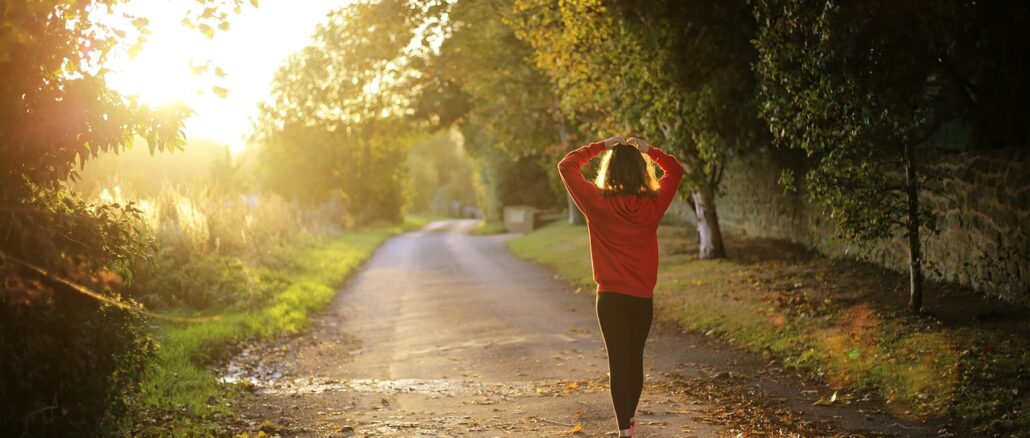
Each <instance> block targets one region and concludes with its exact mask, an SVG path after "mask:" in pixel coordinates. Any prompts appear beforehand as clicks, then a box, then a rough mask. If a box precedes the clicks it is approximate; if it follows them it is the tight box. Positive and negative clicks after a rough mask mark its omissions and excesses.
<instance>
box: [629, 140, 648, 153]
mask: <svg viewBox="0 0 1030 438" xmlns="http://www.w3.org/2000/svg"><path fill="white" fill-rule="evenodd" d="M626 143H629V144H631V145H633V146H636V147H637V149H639V150H640V153H642V154H646V153H647V150H648V149H651V145H649V144H647V142H645V141H644V140H641V139H639V138H637V137H630V138H627V139H626Z"/></svg>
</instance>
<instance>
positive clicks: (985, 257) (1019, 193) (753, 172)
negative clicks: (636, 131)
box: [673, 148, 1030, 305]
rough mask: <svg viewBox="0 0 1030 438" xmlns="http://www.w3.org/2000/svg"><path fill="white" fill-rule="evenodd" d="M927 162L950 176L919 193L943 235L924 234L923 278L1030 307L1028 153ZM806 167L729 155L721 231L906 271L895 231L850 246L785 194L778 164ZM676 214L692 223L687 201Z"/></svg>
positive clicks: (784, 156)
mask: <svg viewBox="0 0 1030 438" xmlns="http://www.w3.org/2000/svg"><path fill="white" fill-rule="evenodd" d="M932 165H934V166H940V167H941V168H943V169H945V170H947V173H948V174H949V175H951V176H952V177H953V178H952V179H949V180H947V181H945V182H943V187H942V188H943V190H941V191H940V192H941V193H943V195H934V194H931V193H928V192H927V193H924V194H923V195H922V196H921V201H922V202H926V203H927V204H928V205H931V206H933V207H934V208H935V209H936V210H937V211H938V212H940V220H939V226H940V233H939V234H938V235H933V236H929V237H927V238H926V239H924V246H923V250H924V254H925V259H926V261H927V268H928V269H926V274H927V277H928V278H931V279H943V280H947V281H952V282H957V283H959V284H963V285H967V286H971V287H973V288H975V289H977V290H979V291H981V292H983V293H986V294H989V295H994V296H998V297H1001V298H1003V299H1005V300H1007V301H1010V302H1014V303H1019V304H1022V305H1030V154H1028V153H1027V151H1026V150H1021V149H1020V148H1011V149H999V150H993V151H977V152H963V153H956V154H952V155H948V156H947V157H945V158H943V159H940V160H937V161H936V162H934V163H932ZM803 166H804V159H803V157H801V156H800V155H798V154H796V153H794V152H792V151H779V150H769V151H765V152H762V153H757V154H752V155H749V156H746V157H743V158H735V159H733V160H731V161H730V163H729V165H728V166H727V168H726V173H725V176H724V178H723V185H722V188H721V193H720V197H719V198H718V199H717V201H716V202H717V204H716V208H717V210H718V214H719V223H720V224H721V225H722V227H723V229H724V230H726V231H728V232H730V233H735V234H738V235H740V234H742V235H747V236H756V237H768V238H776V239H785V240H789V241H792V242H796V243H800V244H804V245H807V246H809V247H812V248H815V249H817V250H819V251H820V252H823V253H825V254H828V255H856V256H861V257H863V258H867V259H868V260H869V261H872V262H874V263H878V264H880V265H882V266H886V267H888V268H891V269H895V270H898V271H906V270H907V261H908V250H907V244H906V242H905V241H903V240H902V239H901V238H900V236H899V238H896V239H893V240H891V241H888V242H881V243H877V244H874V245H871V246H869V247H866V248H861V247H856V246H853V245H848V244H846V243H845V242H842V241H840V240H838V239H835V238H834V234H833V223H832V222H830V220H829V218H828V217H827V216H825V215H823V214H822V212H821V210H820V209H819V208H818V207H816V206H813V205H810V204H809V203H808V202H806V201H805V200H804V199H803V196H802V195H801V194H787V193H784V191H783V189H782V188H781V186H780V185H779V182H778V180H779V175H780V171H781V169H783V168H788V167H789V168H793V169H795V172H796V173H797V174H798V175H801V174H802V172H803V170H804V169H803ZM802 190H803V187H802ZM673 213H674V214H676V215H677V216H679V217H681V218H682V219H685V220H688V221H691V222H692V221H693V220H694V218H693V214H692V213H691V212H690V211H689V209H688V208H686V206H684V205H677V206H675V207H674V210H673Z"/></svg>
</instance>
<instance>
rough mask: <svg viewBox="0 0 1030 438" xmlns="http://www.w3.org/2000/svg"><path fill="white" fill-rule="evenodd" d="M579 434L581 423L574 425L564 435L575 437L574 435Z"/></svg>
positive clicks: (581, 430) (581, 428)
mask: <svg viewBox="0 0 1030 438" xmlns="http://www.w3.org/2000/svg"><path fill="white" fill-rule="evenodd" d="M581 432H583V423H576V425H575V426H573V427H572V429H569V430H567V431H565V434H566V435H575V434H578V433H581Z"/></svg>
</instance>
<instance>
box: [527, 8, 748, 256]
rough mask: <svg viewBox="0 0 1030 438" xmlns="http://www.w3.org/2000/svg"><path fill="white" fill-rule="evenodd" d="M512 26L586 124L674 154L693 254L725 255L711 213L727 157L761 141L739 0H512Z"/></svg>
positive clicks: (566, 106)
mask: <svg viewBox="0 0 1030 438" xmlns="http://www.w3.org/2000/svg"><path fill="white" fill-rule="evenodd" d="M516 10H517V15H516V19H515V20H513V25H514V27H515V29H516V33H517V35H519V37H520V38H523V39H524V40H526V41H527V42H529V43H530V45H532V47H533V48H534V60H535V62H536V64H537V66H538V67H540V68H541V69H542V70H544V71H545V72H546V73H547V74H548V76H549V77H550V78H551V81H552V83H554V84H555V86H556V87H557V89H558V90H559V95H560V97H561V102H560V108H561V110H562V112H563V113H564V114H565V115H566V117H568V118H569V119H570V120H573V121H575V122H576V123H578V124H580V125H581V129H582V130H583V131H586V132H595V133H603V132H621V133H635V134H636V135H639V136H642V137H644V138H645V139H649V140H650V141H651V142H653V143H655V144H656V145H658V146H660V147H664V148H667V149H669V150H670V152H672V153H674V154H676V155H678V156H679V157H680V159H681V161H682V162H684V164H685V165H686V167H687V176H686V178H685V179H684V184H683V187H682V188H683V190H684V191H685V192H687V193H689V198H688V202H689V203H690V204H691V206H692V207H693V209H694V211H695V213H696V216H697V227H698V235H699V237H700V245H699V255H700V257H701V258H717V257H723V256H725V250H724V247H723V243H722V233H721V230H720V228H719V222H718V215H717V214H716V207H715V200H716V196H717V194H718V189H719V184H720V180H721V177H722V171H723V167H724V166H725V163H726V160H727V158H728V157H729V156H731V155H733V154H737V153H743V152H745V151H747V150H748V149H750V148H753V147H755V146H756V145H759V144H761V143H762V142H763V140H764V137H765V134H764V128H763V126H762V124H761V120H760V119H759V118H758V117H757V115H756V113H757V107H756V100H755V97H756V91H755V79H754V75H753V73H752V71H751V63H752V62H753V60H754V59H755V57H756V52H755V50H754V48H753V47H752V46H751V45H750V43H749V41H750V39H751V38H752V36H753V32H754V28H755V24H754V19H753V17H751V15H750V10H749V9H748V8H747V7H746V5H745V4H743V3H730V4H716V3H712V2H701V1H689V2H682V1H658V2H646V3H644V2H625V1H624V2H617V1H607V2H605V1H578V2H553V1H550V0H518V1H517V2H516Z"/></svg>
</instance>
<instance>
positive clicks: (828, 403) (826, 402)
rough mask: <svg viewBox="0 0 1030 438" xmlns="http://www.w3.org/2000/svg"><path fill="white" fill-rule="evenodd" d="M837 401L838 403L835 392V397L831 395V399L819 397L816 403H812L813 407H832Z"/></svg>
mask: <svg viewBox="0 0 1030 438" xmlns="http://www.w3.org/2000/svg"><path fill="white" fill-rule="evenodd" d="M836 401H837V391H833V395H831V396H830V398H829V399H827V398H826V397H819V400H816V401H815V403H812V405H813V406H832V405H833V403H834V402H836Z"/></svg>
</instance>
